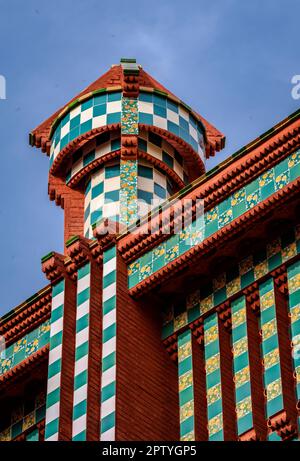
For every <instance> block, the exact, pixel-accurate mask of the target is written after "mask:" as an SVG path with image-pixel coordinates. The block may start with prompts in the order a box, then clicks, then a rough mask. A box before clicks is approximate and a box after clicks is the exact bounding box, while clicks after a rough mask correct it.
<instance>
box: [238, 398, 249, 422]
mask: <svg viewBox="0 0 300 461" xmlns="http://www.w3.org/2000/svg"><path fill="white" fill-rule="evenodd" d="M251 411H252V402H251V397H250V396H249V397H246V398H245V399H244V400H241V401H240V402H238V403H237V405H236V414H237V417H238V418H242V417H243V416H245V415H247V414H248V413H250V412H251Z"/></svg>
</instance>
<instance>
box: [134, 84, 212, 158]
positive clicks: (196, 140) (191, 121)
mask: <svg viewBox="0 0 300 461" xmlns="http://www.w3.org/2000/svg"><path fill="white" fill-rule="evenodd" d="M138 109H139V123H140V124H145V125H153V126H156V127H158V128H162V129H164V130H167V131H170V132H171V133H173V134H175V135H176V136H178V137H180V138H181V139H183V140H184V141H186V142H187V143H188V144H190V146H191V147H192V148H193V149H194V151H195V152H197V153H198V154H199V156H200V158H201V159H202V161H203V162H204V163H205V148H204V138H203V133H204V130H203V128H202V126H201V125H200V124H199V123H198V122H197V120H196V119H195V118H194V117H193V115H192V114H191V113H189V112H188V110H187V109H185V108H184V107H183V106H181V105H178V104H176V103H175V102H173V101H171V100H170V99H167V98H166V97H165V96H162V95H159V94H155V93H145V92H141V93H140V95H139V98H138Z"/></svg>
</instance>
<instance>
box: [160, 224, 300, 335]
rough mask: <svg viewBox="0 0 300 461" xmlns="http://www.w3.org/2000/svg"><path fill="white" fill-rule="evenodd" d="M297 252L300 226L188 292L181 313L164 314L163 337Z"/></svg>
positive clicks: (299, 251) (299, 246) (299, 248)
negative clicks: (205, 284)
mask: <svg viewBox="0 0 300 461" xmlns="http://www.w3.org/2000/svg"><path fill="white" fill-rule="evenodd" d="M299 253H300V226H297V227H296V228H295V229H294V230H293V231H291V232H289V233H287V234H285V235H283V236H282V237H281V238H277V239H275V240H273V241H271V242H270V243H269V244H268V245H267V247H266V248H265V249H264V250H261V251H259V252H256V253H255V254H253V255H250V256H248V257H247V258H245V259H242V260H241V261H240V262H239V264H238V265H237V266H235V267H233V268H232V269H231V270H230V271H228V272H222V273H220V274H219V276H218V277H217V278H214V279H213V280H212V282H211V283H209V284H208V285H207V286H205V287H204V288H203V289H202V290H196V291H194V292H192V293H190V294H189V295H188V297H187V299H186V305H185V306H183V310H182V312H174V310H173V309H172V308H171V309H169V310H168V311H167V312H166V313H165V320H164V326H163V338H164V339H165V338H167V337H168V336H170V335H172V334H173V333H174V332H175V331H178V330H180V329H181V328H182V327H184V326H186V325H188V324H189V323H190V322H193V321H194V320H196V319H197V318H199V317H200V316H201V315H203V314H205V313H206V312H209V311H210V310H211V309H213V308H214V307H216V306H218V305H219V304H221V303H222V302H224V301H225V300H227V299H231V298H232V297H233V296H236V294H237V293H239V291H240V290H243V289H244V288H246V287H247V286H249V285H251V284H252V283H253V282H256V281H258V280H260V279H261V278H262V277H264V276H265V275H267V274H268V273H269V272H270V271H272V270H274V269H276V268H277V267H279V266H281V265H282V264H283V263H287V262H288V261H289V260H290V259H291V258H293V257H295V256H296V255H297V254H299Z"/></svg>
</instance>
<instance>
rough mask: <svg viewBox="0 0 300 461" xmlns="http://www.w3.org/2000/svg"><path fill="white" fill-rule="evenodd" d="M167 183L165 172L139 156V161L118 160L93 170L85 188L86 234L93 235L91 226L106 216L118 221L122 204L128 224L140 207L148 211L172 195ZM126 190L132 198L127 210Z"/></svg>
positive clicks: (90, 236) (141, 209)
mask: <svg viewBox="0 0 300 461" xmlns="http://www.w3.org/2000/svg"><path fill="white" fill-rule="evenodd" d="M127 181H128V182H127ZM129 181H130V182H129ZM168 183H169V181H168V178H167V176H166V175H164V174H163V173H161V172H160V171H158V170H157V169H156V168H154V167H153V166H152V165H151V164H149V163H148V162H146V161H144V160H138V162H137V164H136V163H134V161H129V160H126V161H125V160H124V161H123V160H122V161H121V164H120V163H116V162H115V163H112V164H109V165H106V166H105V167H103V168H100V169H99V170H97V171H95V172H93V174H92V175H91V179H90V181H89V182H88V184H87V186H86V190H85V202H84V234H85V237H87V238H93V229H92V226H93V224H95V223H96V222H97V221H100V219H102V218H103V217H105V218H110V219H111V220H115V221H119V219H120V212H121V210H120V206H121V209H122V219H124V221H123V223H125V224H126V223H127V220H128V219H131V217H132V219H135V218H136V213H137V212H138V211H139V215H140V214H141V215H144V214H146V213H147V212H148V211H149V210H150V208H151V207H152V206H157V205H158V204H159V203H161V202H163V201H164V200H165V198H167V197H169V195H170V194H171V191H170V188H169V184H168ZM136 184H137V190H136ZM125 191H127V199H128V200H129V202H128V209H127V210H126V203H125V193H124V192H125ZM136 194H137V201H136V199H135V197H136ZM126 211H127V212H126Z"/></svg>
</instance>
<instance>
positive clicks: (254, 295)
mask: <svg viewBox="0 0 300 461" xmlns="http://www.w3.org/2000/svg"><path fill="white" fill-rule="evenodd" d="M243 294H244V295H245V296H246V302H247V304H249V306H250V308H251V310H252V312H253V313H254V314H255V315H256V316H259V315H260V302H259V290H258V283H253V284H252V285H250V286H249V287H247V288H245V290H243Z"/></svg>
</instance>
